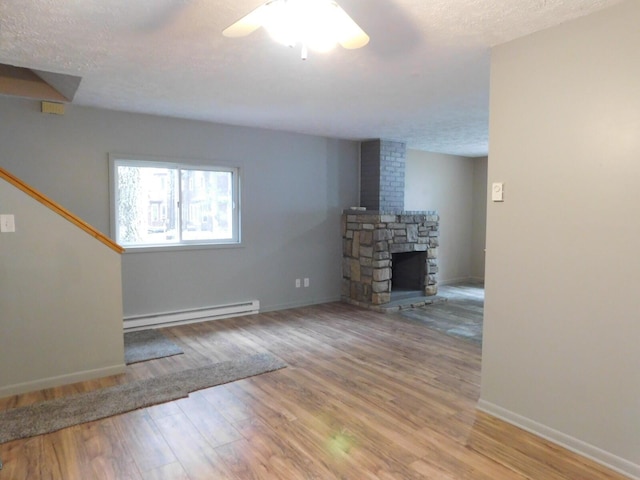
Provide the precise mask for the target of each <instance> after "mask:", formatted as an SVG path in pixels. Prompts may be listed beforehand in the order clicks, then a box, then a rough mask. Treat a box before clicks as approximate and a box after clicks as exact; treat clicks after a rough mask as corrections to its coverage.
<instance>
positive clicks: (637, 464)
mask: <svg viewBox="0 0 640 480" xmlns="http://www.w3.org/2000/svg"><path fill="white" fill-rule="evenodd" d="M638 19H640V2H637V1H636V0H634V1H628V2H624V3H622V4H620V5H617V6H614V7H612V8H610V9H607V10H604V11H601V12H598V13H595V14H593V15H590V16H587V17H584V18H581V19H578V20H575V21H573V22H570V23H567V24H563V25H561V26H559V27H556V28H553V29H550V30H547V31H543V32H539V33H536V34H533V35H530V36H528V37H525V38H522V39H519V40H516V41H514V42H511V43H508V44H505V45H502V46H499V47H497V48H494V50H493V52H492V65H491V114H490V132H491V138H490V154H489V158H490V162H489V181H490V182H494V181H502V182H505V201H504V203H490V204H489V209H488V219H487V220H488V225H487V266H486V267H487V268H486V279H485V280H486V283H485V285H486V307H485V326H484V345H483V352H482V356H483V370H482V397H481V398H482V401H481V403H480V406H481V408H484V409H487V410H489V411H490V412H493V413H497V414H500V415H502V416H503V417H505V418H508V419H509V420H510V421H512V422H514V423H519V424H521V425H523V426H525V427H527V428H529V429H531V430H534V431H537V432H539V433H542V434H544V435H546V436H548V437H550V438H552V439H554V440H556V441H560V442H562V443H565V444H566V445H569V446H570V447H571V448H574V449H576V450H579V451H581V452H583V453H586V454H588V455H591V456H593V457H595V458H597V459H599V460H600V461H603V462H607V463H609V464H611V465H613V466H615V467H616V468H619V469H623V470H625V471H627V473H629V474H633V475H635V476H636V477H640V416H639V413H640V368H639V366H640V348H639V345H640V295H638V292H640V255H639V252H638V238H640V220H639V219H640V215H639V212H640V210H639V206H640V188H638V185H639V184H640V88H639V87H638V86H639V85H640V55H639V54H638V46H639V45H640V28H638Z"/></svg>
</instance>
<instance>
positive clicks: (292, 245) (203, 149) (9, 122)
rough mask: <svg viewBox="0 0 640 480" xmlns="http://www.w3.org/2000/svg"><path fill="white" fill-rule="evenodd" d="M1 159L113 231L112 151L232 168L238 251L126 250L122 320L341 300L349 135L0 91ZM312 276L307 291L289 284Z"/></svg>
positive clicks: (352, 161) (352, 153)
mask: <svg viewBox="0 0 640 480" xmlns="http://www.w3.org/2000/svg"><path fill="white" fill-rule="evenodd" d="M0 124H1V125H2V128H1V129H0V145H2V149H1V151H0V165H1V166H2V167H4V168H6V169H7V170H8V171H10V172H12V173H14V174H15V175H16V176H18V177H20V178H22V179H23V180H24V181H26V182H27V183H29V184H31V185H33V186H34V187H36V188H37V189H39V190H41V191H42V192H43V193H45V194H46V195H48V196H50V197H51V198H52V199H53V200H55V201H57V202H58V203H60V204H61V205H63V206H64V207H66V208H67V209H69V210H71V211H72V212H73V213H75V214H76V215H78V216H80V217H81V218H83V219H84V220H85V221H87V222H89V223H90V224H92V225H93V226H95V227H96V228H98V229H99V230H101V231H103V232H105V233H109V193H108V192H109V183H108V154H109V153H125V154H139V155H155V156H166V157H174V158H182V159H185V161H189V160H191V159H193V160H195V161H200V162H204V163H211V164H220V165H230V166H237V167H240V168H241V175H242V238H243V247H242V248H223V249H207V250H189V251H174V252H157V253H125V254H124V255H123V257H122V281H123V290H124V314H125V316H130V315H140V314H147V313H156V312H167V311H177V310H181V309H185V308H195V307H205V306H212V305H219V304H227V303H232V302H236V301H245V300H252V299H258V300H260V302H261V309H262V310H269V309H279V308H285V307H290V306H296V305H304V304H312V303H319V302H323V301H328V300H335V299H339V298H340V278H341V253H342V252H341V237H340V214H341V211H342V209H343V208H346V207H349V206H351V205H356V204H357V201H358V191H357V185H358V156H359V147H358V144H357V143H355V142H348V141H339V140H332V139H327V138H321V137H314V136H308V135H299V134H292V133H282V132H276V131H269V130H260V129H251V128H242V127H233V126H225V125H217V124H211V123H205V122H195V121H187V120H180V119H172V118H164V117H155V116H147V115H138V114H129V113H122V112H114V111H106V110H98V109H92V108H83V107H74V106H73V105H71V106H69V107H68V108H67V114H66V115H65V116H64V117H59V116H47V115H42V114H40V113H39V104H38V103H37V102H32V101H27V100H17V99H8V98H3V99H0ZM301 277H309V278H310V279H311V285H310V287H309V288H300V289H296V288H294V282H295V279H296V278H301Z"/></svg>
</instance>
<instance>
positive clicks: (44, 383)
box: [0, 363, 125, 397]
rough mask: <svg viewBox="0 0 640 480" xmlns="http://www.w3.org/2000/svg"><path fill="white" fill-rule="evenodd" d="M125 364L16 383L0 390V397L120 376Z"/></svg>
mask: <svg viewBox="0 0 640 480" xmlns="http://www.w3.org/2000/svg"><path fill="white" fill-rule="evenodd" d="M124 371H125V364H124V363H122V364H120V365H113V366H110V367H104V368H96V369H94V370H83V371H81V372H74V373H68V374H65V375H58V376H55V377H47V378H39V379H37V380H32V381H30V382H24V383H16V384H13V385H7V386H5V387H1V388H0V397H8V396H11V395H19V394H21V393H27V392H33V391H36V390H43V389H45V388H52V387H59V386H60V385H68V384H70V383H76V382H83V381H85V380H93V379H95V378H102V377H108V376H110V375H118V374H120V373H124Z"/></svg>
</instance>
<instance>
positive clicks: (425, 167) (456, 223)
mask: <svg viewBox="0 0 640 480" xmlns="http://www.w3.org/2000/svg"><path fill="white" fill-rule="evenodd" d="M475 162H476V159H473V158H467V157H459V156H454V155H444V154H439V153H430V152H422V151H418V150H407V163H406V177H405V209H406V210H437V211H438V214H439V215H440V246H439V247H438V268H439V272H438V282H439V283H443V284H446V283H452V282H456V281H461V280H469V279H470V278H472V277H479V278H478V279H479V280H481V278H482V277H481V275H479V274H478V272H477V271H475V272H474V270H473V269H472V266H473V265H475V264H476V263H478V262H477V261H474V260H473V256H474V254H475V249H474V245H475V244H474V241H473V240H474V238H475V237H476V236H484V234H483V233H482V232H480V233H476V231H475V230H476V229H478V230H482V231H483V229H484V225H482V224H480V223H478V218H479V217H480V215H479V209H476V207H475V205H474V202H475V201H476V197H477V196H479V195H481V193H478V192H476V188H475V183H476V181H475V174H474V169H475V167H474V165H475ZM482 250H484V247H482Z"/></svg>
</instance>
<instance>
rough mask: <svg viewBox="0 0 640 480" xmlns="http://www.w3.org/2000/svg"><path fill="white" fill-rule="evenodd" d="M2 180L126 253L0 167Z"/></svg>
mask: <svg viewBox="0 0 640 480" xmlns="http://www.w3.org/2000/svg"><path fill="white" fill-rule="evenodd" d="M0 178H3V179H4V180H6V181H7V182H9V183H10V184H12V185H13V186H14V187H16V188H19V189H20V190H22V191H23V192H24V193H26V194H27V195H29V196H30V197H31V198H33V199H35V200H37V201H38V202H40V203H42V204H43V205H45V206H46V207H48V208H50V209H51V210H53V211H54V212H56V213H57V214H59V215H61V216H63V217H64V218H66V219H67V220H69V221H70V222H71V223H73V224H74V225H76V226H77V227H79V228H80V229H82V230H84V231H85V232H86V233H88V234H89V235H91V236H92V237H94V238H95V239H96V240H98V241H100V242H102V243H104V244H105V245H106V246H107V247H109V248H111V249H112V250H114V251H116V252H118V253H122V252H124V248H122V247H121V246H120V245H118V244H117V243H116V242H114V241H113V240H111V239H110V238H109V237H107V236H106V235H105V234H104V233H102V232H100V231H98V230H96V229H95V228H94V227H92V226H91V225H89V224H88V223H87V222H85V221H84V220H81V219H80V218H78V217H76V216H75V215H74V214H73V213H71V212H70V211H69V210H67V209H66V208H64V207H63V206H61V205H59V204H57V203H56V202H54V201H53V200H51V199H50V198H48V197H46V196H45V195H43V194H42V193H40V192H38V191H37V190H35V189H34V188H33V187H30V186H29V185H27V184H26V183H24V182H23V181H22V180H20V179H19V178H18V177H16V176H14V175H12V174H11V173H9V172H7V171H6V170H4V169H3V168H1V167H0Z"/></svg>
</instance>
